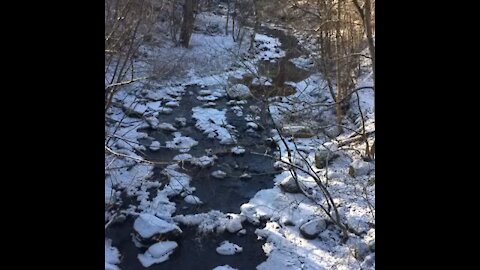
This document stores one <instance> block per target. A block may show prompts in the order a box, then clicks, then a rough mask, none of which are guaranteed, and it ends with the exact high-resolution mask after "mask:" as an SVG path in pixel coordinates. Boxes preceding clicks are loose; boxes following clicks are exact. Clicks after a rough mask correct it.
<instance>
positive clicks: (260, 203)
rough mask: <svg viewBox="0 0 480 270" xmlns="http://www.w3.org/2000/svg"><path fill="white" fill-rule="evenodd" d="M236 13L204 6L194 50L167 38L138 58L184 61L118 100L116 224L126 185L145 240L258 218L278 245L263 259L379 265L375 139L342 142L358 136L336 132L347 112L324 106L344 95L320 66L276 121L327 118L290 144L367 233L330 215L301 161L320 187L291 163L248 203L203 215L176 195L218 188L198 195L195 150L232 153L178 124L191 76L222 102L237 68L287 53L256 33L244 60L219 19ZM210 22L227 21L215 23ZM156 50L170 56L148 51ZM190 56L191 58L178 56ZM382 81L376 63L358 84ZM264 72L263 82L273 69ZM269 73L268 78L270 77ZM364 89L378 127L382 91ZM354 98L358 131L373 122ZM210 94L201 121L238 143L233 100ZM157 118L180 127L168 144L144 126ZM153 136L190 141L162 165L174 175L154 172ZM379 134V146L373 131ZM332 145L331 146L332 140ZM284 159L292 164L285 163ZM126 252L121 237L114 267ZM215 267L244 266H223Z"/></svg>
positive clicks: (151, 254) (112, 188)
mask: <svg viewBox="0 0 480 270" xmlns="http://www.w3.org/2000/svg"><path fill="white" fill-rule="evenodd" d="M224 20H225V18H224V17H221V16H218V15H214V14H212V13H201V14H199V16H198V17H197V24H199V26H198V29H203V30H204V31H203V32H202V33H194V34H193V36H192V41H191V48H190V49H184V48H180V47H168V46H166V45H164V44H163V45H155V44H146V45H144V46H142V47H141V52H142V53H143V54H144V55H145V57H144V58H140V59H139V60H138V63H137V65H138V66H140V67H143V70H144V71H145V72H146V71H147V70H156V69H158V66H159V65H161V63H162V62H165V63H170V64H171V65H169V66H168V67H169V68H171V69H172V74H171V75H170V77H169V80H163V81H156V80H148V81H144V82H138V83H134V84H131V85H128V86H127V87H125V88H124V89H123V90H121V91H120V92H119V93H118V94H117V95H116V96H115V98H114V105H113V107H112V108H111V109H110V110H109V112H108V113H107V116H108V119H107V121H106V123H107V124H106V126H105V130H106V133H107V134H108V135H107V136H109V141H108V143H107V144H106V146H107V147H108V149H106V151H107V152H106V153H107V154H106V157H105V170H106V178H105V204H106V213H105V221H106V223H107V222H109V221H111V220H112V219H114V218H115V216H116V215H117V216H118V214H119V213H116V212H115V211H114V210H110V208H108V210H107V206H111V205H113V204H115V203H116V202H118V201H120V200H121V199H120V195H121V192H122V191H124V192H125V193H126V195H128V196H130V197H132V198H135V200H136V201H137V202H138V206H134V205H131V206H130V208H128V209H123V210H122V212H121V214H124V215H132V216H134V217H135V223H134V229H135V231H136V233H137V234H138V235H139V236H141V237H142V238H144V239H153V238H154V237H155V236H157V235H162V234H166V233H171V232H175V233H176V234H181V233H182V230H181V229H180V228H179V226H180V225H182V226H196V227H197V230H198V231H199V232H201V233H204V234H206V233H212V232H215V233H223V232H228V233H232V234H233V233H240V232H242V230H243V225H242V224H244V222H251V223H253V224H256V225H257V226H259V227H258V229H257V230H256V231H255V233H256V234H257V235H258V237H261V238H263V239H265V240H266V243H265V244H264V245H263V250H264V252H265V254H267V255H268V259H267V260H266V261H265V262H263V263H261V264H260V265H259V266H258V267H257V269H277V270H284V269H285V270H286V269H374V268H375V262H374V261H375V227H374V224H375V217H374V215H375V209H374V207H375V169H374V167H375V164H374V162H367V161H363V160H362V157H361V155H360V154H359V153H364V149H365V143H360V144H352V145H348V147H347V146H345V147H338V143H339V142H342V141H344V140H347V139H348V138H349V137H351V136H352V134H354V133H353V132H350V131H349V130H345V132H344V133H342V134H340V135H339V136H337V135H338V134H335V135H334V136H331V134H327V135H325V134H324V133H328V132H329V131H330V130H329V126H331V125H332V124H333V123H335V115H334V110H333V107H332V106H318V104H328V103H332V102H333V100H332V99H331V97H330V95H329V92H328V90H327V88H326V83H325V82H324V81H323V80H322V76H321V74H318V73H314V74H312V75H311V76H309V77H308V78H307V79H305V80H303V81H300V82H297V83H293V82H287V83H288V84H290V85H292V86H293V87H294V88H295V89H296V93H295V94H293V95H291V96H288V97H282V98H280V99H278V98H277V99H275V100H276V101H272V103H271V104H270V106H269V109H270V111H271V113H272V116H273V118H274V121H275V123H277V125H278V126H279V127H281V129H280V130H281V131H286V133H288V132H290V131H292V130H296V127H300V128H298V130H300V129H303V128H304V127H309V126H312V123H313V125H316V126H317V127H319V126H321V127H323V128H320V129H319V130H314V134H313V135H312V136H310V137H308V138H298V137H296V138H295V139H293V138H290V137H288V138H286V143H287V145H288V148H289V149H291V151H292V152H291V155H292V160H293V162H294V164H295V165H296V166H298V167H299V168H303V169H304V170H306V171H309V172H310V173H314V174H317V175H319V179H320V181H322V183H323V184H324V185H325V186H327V188H328V191H329V193H330V195H331V197H332V198H333V201H334V203H335V204H336V206H337V208H338V213H339V215H340V216H341V221H342V222H344V223H347V224H348V225H349V226H351V227H352V228H353V229H355V230H356V231H357V232H359V235H354V234H352V233H350V234H349V239H348V240H347V241H346V242H344V241H342V232H341V231H340V229H339V228H338V227H337V226H335V225H334V224H332V223H331V222H330V221H329V217H328V216H327V215H326V213H325V212H324V211H322V209H321V207H320V205H322V206H325V205H327V201H326V197H325V195H324V194H323V192H322V189H321V188H320V187H319V186H318V184H317V183H316V182H315V180H314V179H313V177H312V176H311V175H308V174H307V173H305V172H302V171H301V170H300V169H297V170H295V171H296V173H297V177H298V181H299V186H300V187H301V189H302V190H304V191H305V192H306V194H308V197H307V196H306V195H304V194H302V193H301V192H300V191H299V190H298V186H297V185H296V183H295V181H294V179H293V178H292V175H291V174H290V172H289V171H288V170H283V171H282V172H279V173H278V174H277V175H276V176H275V177H274V179H273V181H274V182H275V186H274V187H273V188H271V189H266V190H261V191H259V192H257V193H256V194H255V196H254V197H253V198H251V199H250V200H249V202H247V203H245V204H243V205H242V206H241V208H240V209H238V212H237V213H222V212H220V211H217V210H212V211H209V212H206V213H197V214H192V215H175V211H176V204H175V203H174V202H172V198H173V197H175V196H181V197H183V201H185V202H186V203H188V204H202V203H203V201H205V199H206V198H200V197H198V196H199V195H198V196H197V195H195V190H196V189H195V185H196V184H197V183H192V178H191V177H190V176H189V175H188V174H187V173H185V172H184V171H182V166H183V163H184V161H189V162H190V163H191V164H194V165H197V166H198V167H201V168H203V167H207V166H211V165H212V164H213V163H214V162H221V160H220V161H219V160H218V158H217V157H216V156H215V155H206V156H193V155H192V154H190V153H189V152H191V150H192V149H194V148H195V147H198V144H199V142H198V141H196V140H195V139H193V138H191V137H188V136H184V135H182V132H181V131H178V130H177V129H178V127H179V126H178V125H175V123H173V122H172V123H167V122H163V120H160V119H161V117H162V116H163V115H168V114H175V112H176V111H177V110H178V109H179V106H181V105H182V96H184V95H185V94H186V86H187V85H189V84H198V85H199V86H201V87H203V88H205V89H203V90H201V91H203V92H200V94H199V96H198V100H199V101H201V102H204V103H205V104H207V103H208V102H212V101H213V102H215V101H217V100H218V99H220V98H224V97H225V95H226V91H225V89H226V87H228V85H229V82H228V79H229V78H231V77H242V75H244V74H246V73H248V72H249V68H252V66H254V65H255V64H256V63H257V62H258V61H260V60H261V59H263V60H269V61H276V59H278V58H281V57H284V56H285V51H284V50H282V49H281V48H280V46H281V44H280V41H279V39H278V38H275V37H269V36H267V35H262V34H256V36H255V40H256V41H257V42H258V43H257V44H258V45H259V46H258V49H259V53H258V54H256V55H255V58H254V59H253V60H252V61H248V62H247V63H245V64H244V65H240V66H237V67H236V68H232V64H233V63H234V62H236V61H238V57H237V56H238V55H239V52H241V51H245V50H246V47H245V48H240V51H239V48H238V47H237V43H235V42H233V40H232V38H231V36H225V35H223V34H222V31H223V30H221V31H220V32H219V33H216V32H215V31H216V30H215V29H217V26H220V28H219V29H224V28H223V25H224V23H225V21H224ZM206 29H214V30H215V31H214V32H213V33H207V31H206ZM212 31H213V30H212ZM244 45H245V44H244ZM245 46H246V45H245ZM152 57H153V58H155V59H159V60H158V61H146V60H145V59H149V58H152ZM142 59H143V60H142ZM179 59H181V61H178V60H179ZM291 61H292V62H293V63H294V64H295V65H297V66H299V67H301V68H310V67H311V60H310V59H308V58H307V57H301V58H296V59H292V60H291ZM172 63H177V64H172ZM365 65H367V63H365ZM371 80H372V75H371V74H366V75H365V76H363V77H362V78H360V80H359V81H358V83H357V87H361V86H368V85H371V83H372V81H371ZM257 81H258V82H259V83H262V81H261V79H260V80H258V79H257ZM266 82H268V79H266V80H264V82H263V83H266ZM206 88H208V89H206ZM358 94H359V98H360V105H361V109H362V113H363V114H364V116H365V118H366V129H367V131H373V130H374V128H375V119H374V113H373V108H374V93H373V91H371V90H363V91H359V92H358ZM237 102H238V101H236V102H235V101H234V102H230V104H232V105H235V106H232V107H230V108H229V109H231V110H234V111H235V113H236V114H237V116H239V117H244V118H245V119H247V120H248V121H253V120H255V119H254V118H253V117H252V116H251V115H243V110H244V109H243V107H242V105H243V103H244V102H243V101H242V102H239V103H237ZM351 103H352V104H351V105H352V106H351V108H352V110H351V113H350V114H349V116H348V117H347V118H346V119H345V125H346V126H348V127H351V128H352V129H355V130H358V129H359V128H360V127H361V121H360V122H359V121H358V118H359V115H360V113H359V110H358V106H357V101H356V95H355V96H354V98H353V99H352V100H351ZM312 104H314V106H312ZM210 105H211V106H213V107H208V108H207V107H204V106H200V107H193V108H191V111H192V119H194V122H195V127H196V128H197V129H199V130H201V131H202V132H203V133H204V135H205V137H207V138H214V139H215V140H218V141H219V142H220V143H221V144H227V145H230V144H235V143H236V141H237V136H238V130H237V129H236V128H238V127H234V126H232V125H230V124H229V123H228V122H227V118H226V112H227V110H226V109H219V108H215V104H210ZM307 116H310V117H307ZM300 119H301V120H302V121H301V122H300ZM186 121H187V119H180V120H178V122H179V123H180V126H184V125H186V124H185V123H186ZM255 125H256V126H255ZM146 127H152V128H154V129H159V130H164V131H169V132H172V133H171V137H172V139H171V140H168V141H166V142H165V143H160V142H158V141H156V140H155V139H154V138H152V137H149V135H148V134H147V133H145V132H141V131H139V129H141V128H146ZM247 127H248V128H250V129H251V130H252V131H253V132H255V131H254V130H255V129H258V125H257V124H255V123H254V122H251V124H249V125H247ZM293 133H295V132H293ZM272 138H273V140H274V141H275V142H276V143H277V145H278V146H279V149H280V152H279V153H278V156H279V157H280V158H281V160H283V161H284V162H289V161H290V160H289V158H288V151H287V147H286V146H285V145H284V144H283V141H282V140H281V139H280V134H278V133H277V132H276V131H274V130H272ZM142 140H148V141H149V142H150V143H149V144H148V145H147V147H148V148H149V149H150V150H155V151H162V149H164V148H167V149H170V150H174V151H177V152H178V155H176V156H175V157H174V158H173V159H172V161H171V162H170V164H169V165H168V166H166V167H165V169H163V170H162V174H163V175H164V176H166V178H167V179H168V181H167V183H163V184H162V183H160V182H159V181H151V180H152V179H151V178H152V176H153V169H154V164H152V163H151V162H147V161H146V160H145V158H144V155H143V152H144V151H147V147H146V146H145V145H144V144H142V143H141V141H142ZM369 142H370V146H371V144H372V142H373V141H371V140H370V141H369ZM322 145H325V147H323V148H322ZM227 147H228V149H229V150H228V151H231V152H232V153H234V154H236V155H242V154H244V153H245V152H246V151H248V149H245V148H244V147H241V146H233V145H232V146H227ZM327 148H328V149H327ZM325 149H327V150H325ZM322 151H323V152H322ZM329 151H330V152H329ZM324 152H328V153H329V154H328V155H327V157H326V162H325V163H326V164H324V165H326V166H318V167H317V165H319V162H318V160H317V159H319V158H320V159H325V157H324V156H322V155H321V154H319V153H324ZM112 153H115V154H112ZM330 154H331V156H330ZM237 157H238V156H237ZM320 163H321V162H320ZM282 166H283V167H284V168H285V167H286V166H285V164H283V165H282ZM250 177H251V176H250ZM152 188H154V189H155V190H157V192H156V195H155V196H150V195H151V193H150V192H149V190H150V189H152ZM330 211H331V210H330ZM331 213H333V212H331ZM331 213H330V214H331ZM262 222H263V223H262ZM260 224H265V225H260ZM137 244H138V243H137ZM177 247H178V244H177V243H176V242H175V241H160V242H158V243H156V244H153V245H149V246H148V249H147V250H145V251H144V252H142V253H140V252H139V254H138V260H139V261H140V262H141V264H142V265H143V266H144V267H149V266H151V265H153V264H158V263H162V262H164V261H166V260H168V259H169V256H170V255H171V254H172V253H173V252H175V250H176V248H177ZM244 248H246V247H240V246H238V245H236V244H235V243H231V242H228V241H227V242H223V243H220V245H219V246H218V248H217V249H216V252H218V253H219V254H222V255H230V256H236V255H235V254H236V253H239V252H242V251H243V250H244ZM237 256H238V255H237ZM120 258H121V254H120V252H119V250H118V249H117V248H115V247H113V246H112V242H111V239H106V240H105V269H119V268H118V266H117V265H118V264H119V263H120V261H121V260H120ZM215 269H234V268H232V267H230V266H228V265H223V266H218V267H216V268H215Z"/></svg>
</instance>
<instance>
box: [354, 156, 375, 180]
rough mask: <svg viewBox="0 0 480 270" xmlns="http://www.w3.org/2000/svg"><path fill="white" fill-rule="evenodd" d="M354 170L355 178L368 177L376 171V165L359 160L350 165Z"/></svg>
mask: <svg viewBox="0 0 480 270" xmlns="http://www.w3.org/2000/svg"><path fill="white" fill-rule="evenodd" d="M350 167H351V168H352V170H353V175H354V176H362V175H367V174H369V173H370V172H371V171H373V170H374V169H375V165H374V164H373V163H371V162H366V161H363V160H361V159H357V160H355V161H353V162H352V164H350Z"/></svg>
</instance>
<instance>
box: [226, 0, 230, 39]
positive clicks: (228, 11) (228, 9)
mask: <svg viewBox="0 0 480 270" xmlns="http://www.w3.org/2000/svg"><path fill="white" fill-rule="evenodd" d="M229 18H230V0H228V1H227V22H226V23H225V35H226V36H228V19H229Z"/></svg>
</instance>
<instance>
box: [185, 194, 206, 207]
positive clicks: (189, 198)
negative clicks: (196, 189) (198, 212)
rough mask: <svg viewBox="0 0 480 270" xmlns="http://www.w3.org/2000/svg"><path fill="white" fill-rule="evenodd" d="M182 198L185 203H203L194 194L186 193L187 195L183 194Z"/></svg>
mask: <svg viewBox="0 0 480 270" xmlns="http://www.w3.org/2000/svg"><path fill="white" fill-rule="evenodd" d="M183 200H184V201H185V202H186V203H189V204H195V205H198V204H203V202H202V201H201V200H200V198H198V197H197V196H194V195H187V196H185V198H183Z"/></svg>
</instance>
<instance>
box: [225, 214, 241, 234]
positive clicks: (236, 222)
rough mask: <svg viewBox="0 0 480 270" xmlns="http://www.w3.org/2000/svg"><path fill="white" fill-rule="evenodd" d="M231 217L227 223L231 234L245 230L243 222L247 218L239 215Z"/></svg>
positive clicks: (231, 215)
mask: <svg viewBox="0 0 480 270" xmlns="http://www.w3.org/2000/svg"><path fill="white" fill-rule="evenodd" d="M229 216H230V217H231V218H230V220H229V221H228V222H227V231H228V232H230V233H236V232H238V231H239V230H241V229H242V228H243V227H242V221H243V220H245V217H243V216H240V215H237V214H230V215H229Z"/></svg>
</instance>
